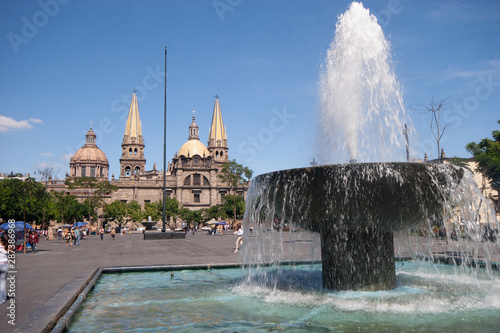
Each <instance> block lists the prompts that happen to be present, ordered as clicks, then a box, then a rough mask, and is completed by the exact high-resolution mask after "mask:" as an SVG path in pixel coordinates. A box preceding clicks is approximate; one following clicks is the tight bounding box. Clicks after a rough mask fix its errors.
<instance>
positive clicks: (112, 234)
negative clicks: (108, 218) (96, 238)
mask: <svg viewBox="0 0 500 333" xmlns="http://www.w3.org/2000/svg"><path fill="white" fill-rule="evenodd" d="M115 236H116V228H111V240H115Z"/></svg>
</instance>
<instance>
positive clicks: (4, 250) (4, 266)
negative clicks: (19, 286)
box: [0, 232, 9, 304]
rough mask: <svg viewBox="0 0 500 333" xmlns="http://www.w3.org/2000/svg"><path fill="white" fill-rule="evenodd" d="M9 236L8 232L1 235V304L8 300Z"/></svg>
mask: <svg viewBox="0 0 500 333" xmlns="http://www.w3.org/2000/svg"><path fill="white" fill-rule="evenodd" d="M8 244H9V237H8V235H7V233H6V232H3V233H2V236H1V237H0V304H2V303H5V302H6V301H7V288H6V285H7V274H8V273H9V265H8V259H7V258H8V257H7V255H8V253H9V251H8V248H9V245H8Z"/></svg>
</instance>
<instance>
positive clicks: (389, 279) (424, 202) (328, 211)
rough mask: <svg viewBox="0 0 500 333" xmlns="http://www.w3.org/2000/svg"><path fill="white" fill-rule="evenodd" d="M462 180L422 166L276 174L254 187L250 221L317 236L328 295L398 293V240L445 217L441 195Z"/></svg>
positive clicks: (448, 170)
mask: <svg viewBox="0 0 500 333" xmlns="http://www.w3.org/2000/svg"><path fill="white" fill-rule="evenodd" d="M463 172H464V171H463V170H462V169H460V168H456V167H453V166H448V165H438V164H423V163H363V164H344V165H327V166H318V167H312V168H304V169H292V170H285V171H278V172H272V173H269V174H265V175H260V176H258V177H256V178H255V179H254V180H252V184H251V188H250V190H249V194H248V199H247V207H248V208H247V211H248V214H247V221H250V220H252V221H253V223H254V224H256V225H258V226H259V227H261V228H269V227H270V225H271V223H272V222H273V221H274V220H275V219H276V218H277V219H278V220H281V221H293V223H294V224H295V225H296V226H298V227H300V228H303V229H306V230H310V231H314V232H319V233H320V235H321V258H322V266H323V287H325V288H328V289H335V290H371V291H376V290H387V289H393V288H395V286H396V273H395V266H394V243H393V232H394V231H399V230H403V229H408V228H410V227H412V226H414V225H417V224H419V223H421V222H422V221H424V220H425V219H426V218H428V217H429V216H431V215H434V214H435V213H436V212H438V211H439V210H440V209H442V207H443V205H444V203H445V201H446V200H447V197H446V192H444V191H443V188H445V189H450V188H452V186H453V185H454V184H456V183H457V182H459V181H460V180H461V179H462V177H463ZM270 207H272V208H271V209H270ZM247 223H249V222H247Z"/></svg>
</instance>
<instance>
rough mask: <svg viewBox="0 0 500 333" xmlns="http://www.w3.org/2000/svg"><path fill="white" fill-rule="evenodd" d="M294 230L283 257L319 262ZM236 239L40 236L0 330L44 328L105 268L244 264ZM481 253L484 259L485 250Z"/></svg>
mask: <svg viewBox="0 0 500 333" xmlns="http://www.w3.org/2000/svg"><path fill="white" fill-rule="evenodd" d="M294 234H295V235H294V238H295V239H296V242H295V243H296V244H294V247H293V248H294V251H291V250H290V249H289V248H288V249H287V246H286V244H287V243H288V242H289V241H284V244H285V245H284V248H285V254H284V256H283V259H284V260H287V259H293V260H310V259H315V260H319V259H320V257H321V252H320V244H319V237H318V236H317V235H316V234H311V233H294ZM235 241H236V236H235V235H233V233H232V232H229V233H226V234H225V235H215V236H213V235H206V234H205V233H204V232H201V231H200V232H197V233H196V235H194V236H193V235H191V234H188V235H187V237H186V238H185V239H168V240H143V235H142V234H140V233H133V234H131V235H129V234H127V235H124V236H122V235H117V236H116V240H114V241H112V240H111V237H110V235H109V234H107V235H105V237H104V240H103V241H101V239H100V236H91V237H90V238H87V239H83V240H82V241H81V245H80V246H74V247H67V246H66V243H65V242H63V243H61V242H60V241H58V240H40V243H39V245H38V246H37V249H38V251H37V253H36V254H31V253H30V252H28V253H26V254H24V253H22V252H21V253H17V254H16V267H15V270H16V271H17V274H16V281H15V289H16V291H15V294H16V297H15V323H16V325H15V326H13V325H10V324H9V323H8V320H10V318H9V317H8V316H7V315H8V314H9V309H8V308H7V305H8V304H9V301H8V302H7V303H5V304H2V305H0V318H1V320H0V332H23V333H27V332H42V331H43V330H44V329H45V328H46V327H47V326H48V325H49V324H50V323H55V322H56V321H57V319H58V318H59V317H60V316H61V315H62V314H63V313H64V311H66V308H67V303H68V301H69V300H71V299H72V298H74V297H75V296H76V295H78V294H79V293H80V292H81V290H82V289H83V287H84V286H85V284H86V283H87V281H88V280H89V279H90V278H91V277H92V275H93V274H94V273H95V272H96V270H97V268H99V267H122V266H150V265H153V266H154V265H201V264H206V265H208V264H210V265H214V264H235V265H239V264H241V262H242V255H241V252H240V253H238V254H234V253H233V251H234V246H235ZM401 241H403V239H402V240H401ZM401 241H399V240H398V239H397V240H396V242H395V247H396V252H398V253H400V254H401V255H402V256H405V255H406V253H407V251H408V250H409V247H408V245H402V244H404V243H402V242H401ZM406 244H407V243H406ZM297 245H298V247H297ZM485 245H488V244H485ZM425 246H426V240H425V238H423V237H419V238H415V239H414V240H412V241H411V247H412V248H414V249H417V248H425ZM444 246H445V244H444V241H443V242H436V244H434V245H433V246H432V249H433V252H435V253H436V254H439V255H442V254H443V251H444V250H443V249H444ZM457 246H458V247H460V246H462V247H463V246H465V243H457ZM403 247H404V248H403ZM458 247H457V248H458ZM495 251H496V252H495V253H494V256H493V258H492V260H494V261H497V262H498V259H499V258H500V253H499V252H498V246H497V247H496V248H495ZM478 255H479V259H480V258H481V253H479V254H478Z"/></svg>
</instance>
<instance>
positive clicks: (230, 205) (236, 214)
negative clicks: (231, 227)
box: [221, 194, 245, 221]
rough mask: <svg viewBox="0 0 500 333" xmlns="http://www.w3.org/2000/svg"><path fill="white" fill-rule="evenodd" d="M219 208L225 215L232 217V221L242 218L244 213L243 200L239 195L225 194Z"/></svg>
mask: <svg viewBox="0 0 500 333" xmlns="http://www.w3.org/2000/svg"><path fill="white" fill-rule="evenodd" d="M221 210H222V211H223V212H224V214H225V215H226V216H228V217H229V218H232V219H233V220H234V221H236V220H237V219H239V218H240V219H241V218H243V214H244V213H245V200H243V197H242V196H240V195H237V194H235V195H226V196H225V197H224V203H223V205H222V207H221Z"/></svg>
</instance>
